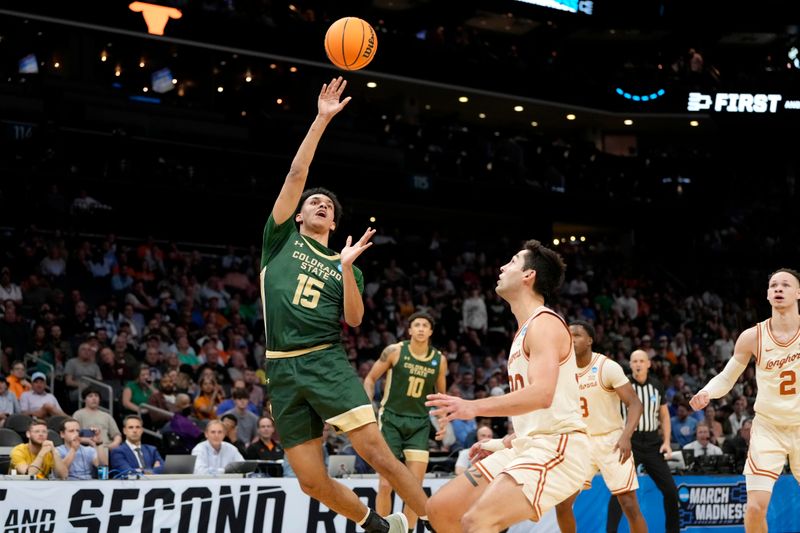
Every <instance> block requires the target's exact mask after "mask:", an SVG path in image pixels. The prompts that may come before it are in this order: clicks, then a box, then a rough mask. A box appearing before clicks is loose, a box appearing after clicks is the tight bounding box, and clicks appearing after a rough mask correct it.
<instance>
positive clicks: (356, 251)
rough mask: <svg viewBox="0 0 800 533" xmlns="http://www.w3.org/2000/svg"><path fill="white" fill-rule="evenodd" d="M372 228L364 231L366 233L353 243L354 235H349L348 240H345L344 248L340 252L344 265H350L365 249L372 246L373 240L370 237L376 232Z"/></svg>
mask: <svg viewBox="0 0 800 533" xmlns="http://www.w3.org/2000/svg"><path fill="white" fill-rule="evenodd" d="M376 231H377V230H374V229H372V228H367V231H365V232H364V235H362V236H361V238H360V239H358V240H357V241H356V242H355V243H353V236H352V235H348V236H347V242H345V245H344V248H342V252H341V253H340V254H339V256H340V258H341V261H342V266H350V265H352V264H353V262H354V261H355V260H356V258H358V256H359V255H361V254H362V253H364V250H366V249H367V248H369V247H370V246H372V242H370V239H371V238H372V236H373V235H375V232H376Z"/></svg>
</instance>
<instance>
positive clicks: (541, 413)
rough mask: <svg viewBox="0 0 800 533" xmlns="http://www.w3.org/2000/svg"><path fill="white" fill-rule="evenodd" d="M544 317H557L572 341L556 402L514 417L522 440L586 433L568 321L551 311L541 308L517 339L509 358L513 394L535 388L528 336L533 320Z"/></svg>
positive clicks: (564, 359) (564, 358)
mask: <svg viewBox="0 0 800 533" xmlns="http://www.w3.org/2000/svg"><path fill="white" fill-rule="evenodd" d="M543 314H550V315H553V316H555V317H557V318H558V319H559V320H560V321H561V323H562V325H563V326H564V329H565V330H566V331H565V333H566V335H568V336H569V339H570V349H569V353H568V354H563V355H562V358H561V360H560V361H559V367H558V378H557V381H556V390H555V393H554V394H553V402H552V404H551V405H550V407H548V408H547V409H537V410H535V411H531V412H529V413H525V414H523V415H517V416H512V417H511V421H512V422H513V424H514V432H515V433H516V434H517V436H518V437H522V436H533V435H541V434H562V433H571V432H573V431H585V430H586V424H584V423H583V421H582V420H581V412H580V406H579V404H578V402H579V400H578V380H577V378H576V376H575V375H576V374H577V371H578V366H577V363H576V362H575V348H574V347H573V346H572V336H571V334H570V332H569V328H568V327H567V324H566V322H564V319H563V318H561V317H560V316H559V315H558V314H556V313H555V312H554V311H552V310H551V309H549V308H547V307H545V306H541V307H539V308H537V309H536V311H534V312H533V314H532V315H531V317H530V318H529V319H528V320H526V321H525V323H524V324H523V325H522V327H521V328H520V329H519V331H518V332H517V334H516V336H515V337H514V342H513V343H512V344H511V352H510V355H509V357H508V380H509V385H510V388H511V390H512V391H516V390H519V389H521V388H524V387H529V386H530V385H531V383H530V381H529V380H528V365H529V364H530V357H531V356H530V354H528V353H525V335H526V334H527V333H528V329H529V328H530V327H531V325H532V324H533V321H534V320H536V319H537V318H538V317H540V316H542V315H543Z"/></svg>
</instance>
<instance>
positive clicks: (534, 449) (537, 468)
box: [475, 432, 590, 522]
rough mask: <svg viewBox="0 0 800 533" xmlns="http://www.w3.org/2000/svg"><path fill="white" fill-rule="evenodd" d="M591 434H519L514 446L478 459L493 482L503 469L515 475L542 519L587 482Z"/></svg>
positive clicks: (476, 465) (533, 518)
mask: <svg viewBox="0 0 800 533" xmlns="http://www.w3.org/2000/svg"><path fill="white" fill-rule="evenodd" d="M589 455H590V453H589V438H588V437H587V436H586V434H585V433H582V432H573V433H567V434H563V435H558V434H556V435H537V436H535V437H519V438H517V439H514V441H513V442H512V443H511V448H506V449H504V450H500V451H497V452H494V453H493V454H492V455H490V456H489V457H486V458H485V459H483V460H481V461H479V462H477V463H475V467H476V468H477V469H478V470H479V471H480V472H481V473H482V474H483V475H485V476H486V478H487V479H488V480H489V482H491V481H492V480H493V479H494V478H496V477H497V476H499V475H500V474H501V473H506V474H508V475H509V476H511V477H512V478H513V479H514V481H516V482H517V483H518V484H519V485H521V487H522V492H523V493H524V494H525V496H526V497H527V498H528V501H530V502H531V506H532V507H533V516H532V517H531V519H532V520H533V521H534V522H538V521H539V518H541V517H542V516H543V515H544V514H545V513H546V512H547V511H549V510H550V509H552V508H553V507H555V506H556V505H557V504H559V503H561V502H562V501H564V500H566V499H567V498H569V497H570V496H572V495H573V494H575V493H576V492H578V491H579V490H580V489H581V487H582V486H583V482H584V480H585V479H586V471H587V470H588V466H589Z"/></svg>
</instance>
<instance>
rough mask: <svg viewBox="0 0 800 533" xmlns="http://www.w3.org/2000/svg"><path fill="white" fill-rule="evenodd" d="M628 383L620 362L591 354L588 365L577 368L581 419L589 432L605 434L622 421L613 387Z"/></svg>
mask: <svg viewBox="0 0 800 533" xmlns="http://www.w3.org/2000/svg"><path fill="white" fill-rule="evenodd" d="M628 383H630V381H628V378H627V377H625V372H624V371H623V370H622V367H621V366H619V363H617V362H616V361H612V360H611V359H609V358H608V357H606V356H605V355H603V354H599V353H593V354H592V360H591V362H590V363H589V365H588V366H586V367H584V368H578V389H579V391H580V405H581V414H582V415H583V421H584V422H586V427H587V429H588V431H589V435H605V434H606V433H611V432H612V431H616V430H618V429H622V428H623V427H624V426H625V424H624V423H623V421H622V414H621V411H620V403H621V402H620V399H619V395H617V392H616V389H617V388H619V387H622V386H624V385H626V384H628Z"/></svg>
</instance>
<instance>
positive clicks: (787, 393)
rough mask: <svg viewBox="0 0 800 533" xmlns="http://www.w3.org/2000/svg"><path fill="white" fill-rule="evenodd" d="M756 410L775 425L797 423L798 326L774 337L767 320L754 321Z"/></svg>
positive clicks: (799, 378)
mask: <svg viewBox="0 0 800 533" xmlns="http://www.w3.org/2000/svg"><path fill="white" fill-rule="evenodd" d="M756 331H757V337H756V339H757V340H756V383H757V384H758V394H757V395H756V404H755V407H754V408H755V411H756V414H757V415H759V416H761V417H764V418H765V419H766V420H768V421H770V422H772V423H773V424H775V425H778V426H796V425H800V330H798V331H797V333H796V334H795V336H794V338H793V339H792V340H790V341H789V342H785V343H780V342H778V341H777V340H775V336H774V335H773V334H772V328H770V320H765V321H764V322H761V323H759V324H756Z"/></svg>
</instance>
